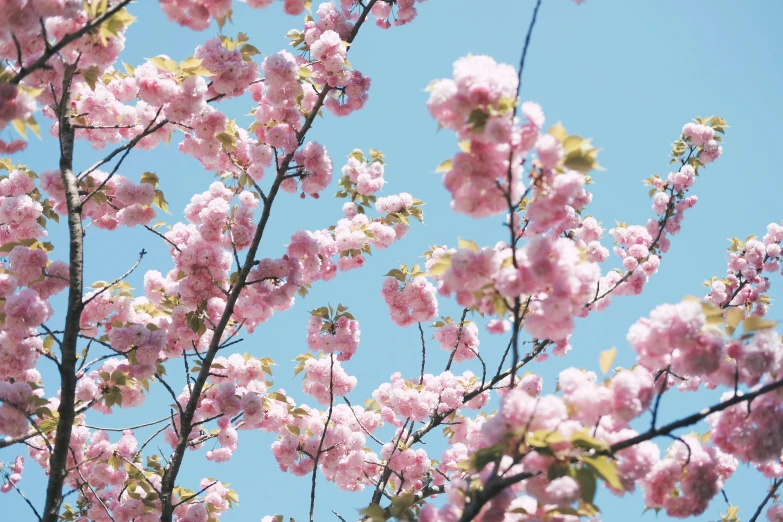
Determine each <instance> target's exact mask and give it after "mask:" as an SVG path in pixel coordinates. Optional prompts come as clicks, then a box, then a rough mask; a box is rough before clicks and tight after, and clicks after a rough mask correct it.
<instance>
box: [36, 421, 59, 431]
mask: <svg viewBox="0 0 783 522" xmlns="http://www.w3.org/2000/svg"><path fill="white" fill-rule="evenodd" d="M57 422H58V421H57V419H55V418H48V419H44V420H42V421H41V422H39V423H38V424H36V426H38V429H39V430H41V431H42V432H43V433H49V432H52V431H54V430H56V429H57Z"/></svg>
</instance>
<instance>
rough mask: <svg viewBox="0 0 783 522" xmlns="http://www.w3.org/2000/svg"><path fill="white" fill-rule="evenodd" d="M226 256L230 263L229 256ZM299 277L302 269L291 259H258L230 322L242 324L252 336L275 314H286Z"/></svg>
mask: <svg viewBox="0 0 783 522" xmlns="http://www.w3.org/2000/svg"><path fill="white" fill-rule="evenodd" d="M226 254H227V255H228V256H229V263H230V254H229V253H228V252H226ZM302 277H303V276H302V267H301V265H300V264H299V262H298V261H297V259H295V258H292V257H289V256H287V255H284V256H283V257H282V258H279V259H270V258H266V259H262V260H261V261H260V262H259V263H258V265H256V267H255V268H253V269H252V270H251V271H250V273H249V274H248V278H247V281H248V282H249V283H252V284H249V285H247V286H246V287H245V288H244V289H243V290H242V293H241V294H240V295H239V299H238V300H237V306H236V307H235V308H234V316H233V317H234V319H235V320H236V321H237V322H242V321H244V324H245V326H246V327H247V329H248V331H249V332H252V331H253V330H254V329H255V328H256V327H257V326H258V325H259V324H261V323H263V322H264V321H267V320H268V319H269V318H270V317H272V315H273V314H274V313H275V312H283V311H285V310H288V309H289V308H291V307H292V306H293V305H294V296H295V295H296V292H297V290H299V287H300V285H301V284H302V282H303V279H302Z"/></svg>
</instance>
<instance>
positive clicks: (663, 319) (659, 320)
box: [628, 301, 725, 377]
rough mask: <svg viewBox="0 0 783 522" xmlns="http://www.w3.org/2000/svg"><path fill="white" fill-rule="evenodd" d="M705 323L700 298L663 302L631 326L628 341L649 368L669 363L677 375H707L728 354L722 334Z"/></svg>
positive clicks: (652, 368)
mask: <svg viewBox="0 0 783 522" xmlns="http://www.w3.org/2000/svg"><path fill="white" fill-rule="evenodd" d="M706 326H707V321H706V317H705V316H704V312H703V311H702V307H701V304H700V303H698V302H694V301H685V302H682V303H679V304H676V305H661V306H658V307H657V308H655V309H654V310H653V311H652V312H651V313H650V317H649V318H643V319H640V320H638V321H637V322H636V323H634V324H633V325H632V326H631V328H630V329H629V330H628V342H629V344H630V345H631V347H633V349H634V350H635V351H636V353H637V354H638V360H639V364H641V365H642V366H644V367H645V368H647V369H648V370H650V371H655V370H659V369H662V368H667V367H670V368H671V370H672V371H673V372H674V373H675V374H677V375H688V376H696V377H699V376H705V375H708V374H710V373H712V372H714V371H716V370H718V368H719V367H720V366H721V363H722V361H723V359H724V357H725V339H724V338H723V334H722V333H721V332H720V331H719V330H717V329H709V328H706Z"/></svg>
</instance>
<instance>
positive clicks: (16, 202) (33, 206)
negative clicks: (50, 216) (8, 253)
mask: <svg viewBox="0 0 783 522" xmlns="http://www.w3.org/2000/svg"><path fill="white" fill-rule="evenodd" d="M4 188H7V187H4ZM16 192H18V191H13V192H10V191H9V192H6V190H3V194H2V195H0V223H2V225H0V243H2V244H4V245H5V244H8V243H17V242H20V241H24V240H27V239H35V238H39V237H43V236H46V230H45V229H44V228H42V227H41V225H40V223H39V222H38V221H39V219H41V217H42V215H43V206H42V205H41V203H39V202H38V201H36V200H34V199H33V198H31V197H30V196H29V195H27V194H26V193H22V194H18V195H10V194H13V193H16ZM5 193H8V194H9V195H5Z"/></svg>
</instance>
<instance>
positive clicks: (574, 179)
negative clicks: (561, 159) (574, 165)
mask: <svg viewBox="0 0 783 522" xmlns="http://www.w3.org/2000/svg"><path fill="white" fill-rule="evenodd" d="M591 198H592V196H591V195H590V194H589V193H588V192H587V191H586V190H585V189H584V176H583V175H582V174H580V173H579V172H576V171H573V170H570V171H567V172H565V173H563V174H559V175H555V173H554V172H553V171H551V170H544V171H543V173H542V175H541V176H540V177H539V179H538V181H537V183H536V184H535V186H534V188H533V191H532V197H531V200H530V203H528V205H527V207H526V209H525V210H526V213H525V215H526V217H527V219H528V220H529V224H528V226H527V228H526V229H525V232H526V234H542V233H544V232H546V231H547V230H549V229H554V231H555V233H558V234H559V233H562V232H564V231H566V230H570V229H575V228H578V226H579V223H580V219H579V215H578V214H577V211H581V210H582V209H583V208H584V207H585V206H587V204H588V203H589V202H590V200H591Z"/></svg>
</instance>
